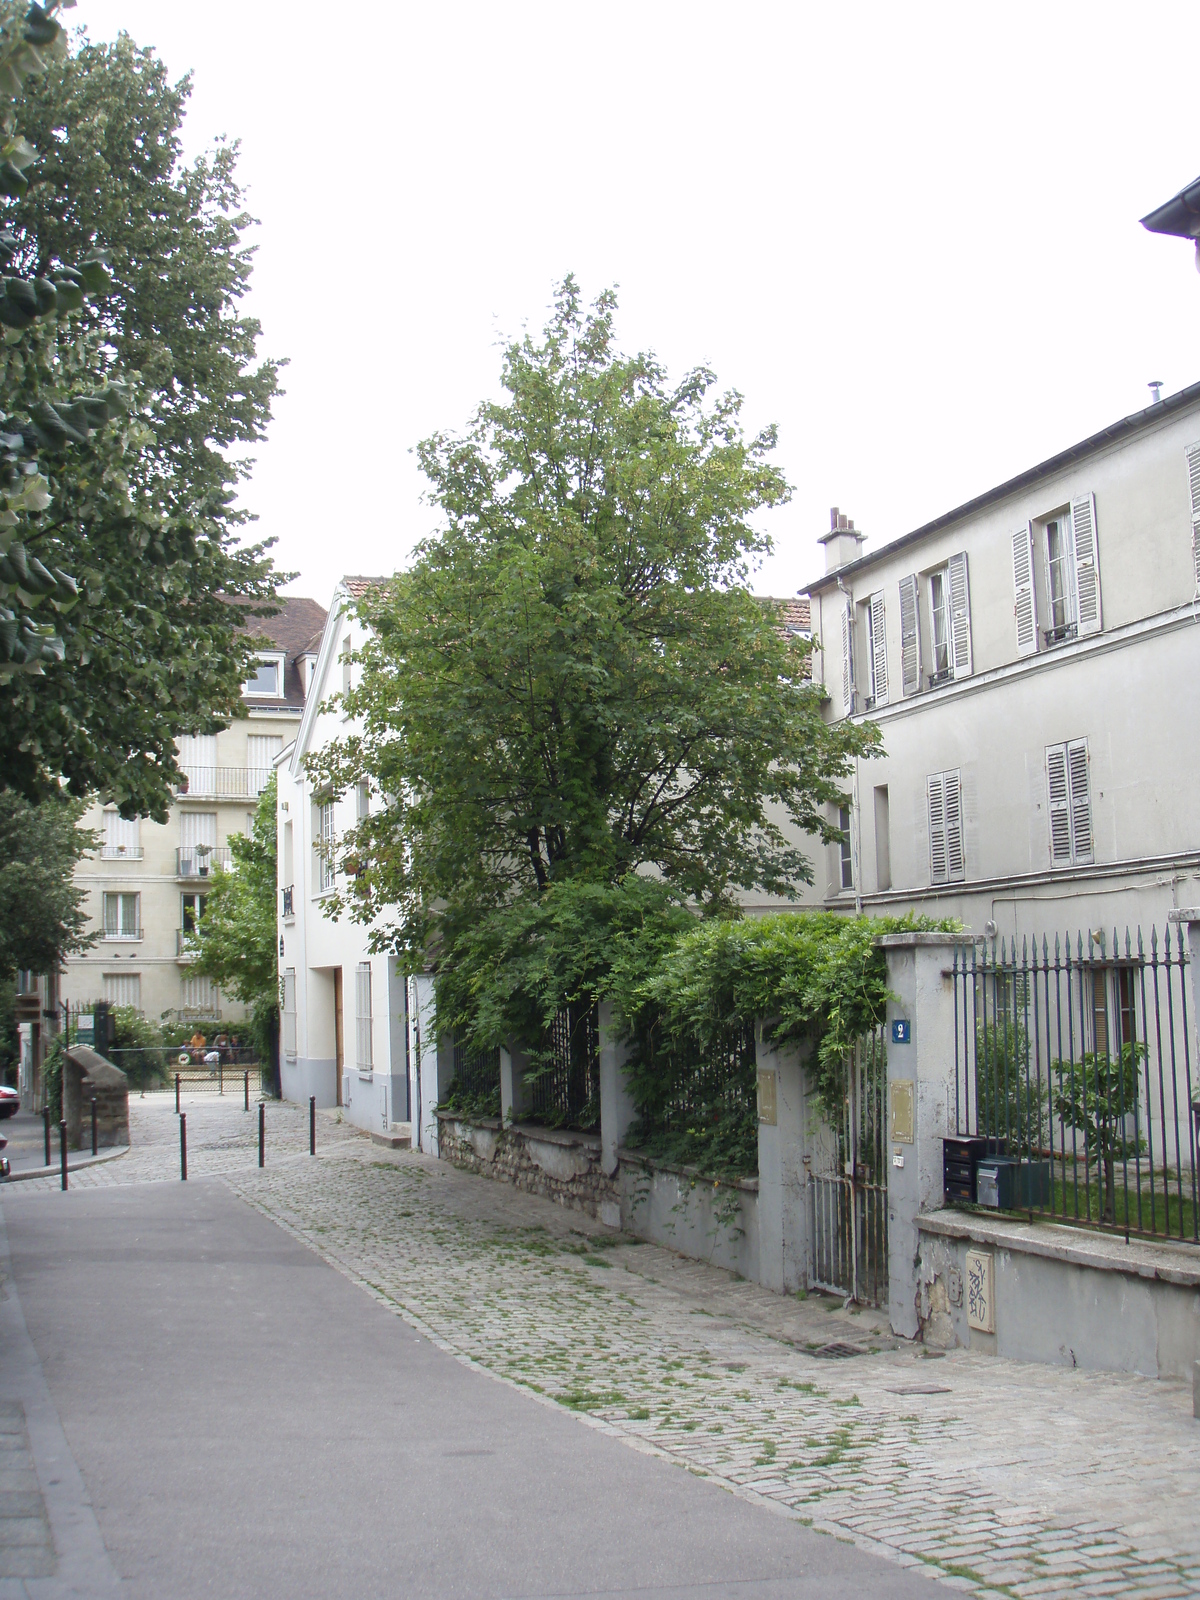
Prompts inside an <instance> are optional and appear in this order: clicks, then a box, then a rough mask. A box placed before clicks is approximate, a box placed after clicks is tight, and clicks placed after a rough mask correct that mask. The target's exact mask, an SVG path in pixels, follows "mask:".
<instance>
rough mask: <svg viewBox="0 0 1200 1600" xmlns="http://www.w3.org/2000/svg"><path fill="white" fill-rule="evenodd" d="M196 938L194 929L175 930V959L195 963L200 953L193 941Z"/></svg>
mask: <svg viewBox="0 0 1200 1600" xmlns="http://www.w3.org/2000/svg"><path fill="white" fill-rule="evenodd" d="M195 937H196V931H195V929H194V928H176V929H175V957H176V960H178V961H194V960H195V959H196V956H197V955H198V954H199V952H198V951H197V950H196V948H195V945H194V944H193V942H192V941H193V940H194V939H195Z"/></svg>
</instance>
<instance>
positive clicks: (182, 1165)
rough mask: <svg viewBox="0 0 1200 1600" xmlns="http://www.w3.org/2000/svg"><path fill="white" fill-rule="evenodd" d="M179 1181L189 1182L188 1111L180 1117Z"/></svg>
mask: <svg viewBox="0 0 1200 1600" xmlns="http://www.w3.org/2000/svg"><path fill="white" fill-rule="evenodd" d="M179 1181H180V1183H186V1182H187V1112H186V1111H185V1112H184V1113H183V1115H182V1116H181V1117H180V1118H179Z"/></svg>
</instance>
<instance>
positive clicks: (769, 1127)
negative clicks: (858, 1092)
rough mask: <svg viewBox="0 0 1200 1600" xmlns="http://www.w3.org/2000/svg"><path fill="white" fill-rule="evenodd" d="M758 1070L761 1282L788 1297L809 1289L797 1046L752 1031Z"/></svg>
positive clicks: (800, 1052) (759, 1028)
mask: <svg viewBox="0 0 1200 1600" xmlns="http://www.w3.org/2000/svg"><path fill="white" fill-rule="evenodd" d="M754 1050H755V1057H756V1063H757V1068H758V1207H757V1210H758V1273H759V1277H758V1281H759V1282H760V1283H761V1284H762V1286H763V1288H764V1289H775V1290H777V1291H780V1292H782V1293H785V1294H790V1293H792V1292H793V1291H794V1290H796V1289H803V1288H806V1287H807V1285H808V1205H807V1201H808V1194H807V1189H806V1177H807V1173H806V1169H805V1161H804V1158H805V1155H806V1153H807V1150H806V1117H807V1108H806V1106H805V1082H804V1067H803V1059H804V1055H805V1054H806V1053H807V1050H806V1048H805V1047H801V1046H798V1045H797V1044H796V1043H795V1042H794V1041H789V1042H788V1043H786V1044H784V1045H782V1046H780V1047H776V1046H775V1045H774V1044H772V1043H771V1042H770V1034H769V1029H768V1028H766V1027H765V1025H764V1023H763V1022H762V1021H761V1020H760V1021H758V1022H756V1023H755V1026H754Z"/></svg>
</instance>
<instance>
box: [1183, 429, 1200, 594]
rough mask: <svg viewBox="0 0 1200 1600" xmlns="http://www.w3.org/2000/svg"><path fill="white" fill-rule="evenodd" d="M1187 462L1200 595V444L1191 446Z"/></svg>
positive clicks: (1193, 551)
mask: <svg viewBox="0 0 1200 1600" xmlns="http://www.w3.org/2000/svg"><path fill="white" fill-rule="evenodd" d="M1185 454H1186V460H1187V471H1188V497H1189V500H1190V502H1191V507H1192V569H1193V572H1194V574H1195V580H1196V592H1197V593H1198V594H1200V443H1197V444H1193V445H1189V446H1188V448H1187V451H1186V452H1185Z"/></svg>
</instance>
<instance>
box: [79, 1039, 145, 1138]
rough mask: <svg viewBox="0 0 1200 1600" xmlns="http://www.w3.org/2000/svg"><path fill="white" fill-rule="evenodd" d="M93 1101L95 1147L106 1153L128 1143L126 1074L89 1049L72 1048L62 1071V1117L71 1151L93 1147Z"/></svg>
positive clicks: (82, 1046)
mask: <svg viewBox="0 0 1200 1600" xmlns="http://www.w3.org/2000/svg"><path fill="white" fill-rule="evenodd" d="M93 1098H94V1099H95V1101H96V1131H97V1140H96V1142H97V1145H98V1147H99V1148H100V1149H101V1150H108V1149H111V1148H113V1147H114V1146H117V1145H127V1144H128V1143H129V1084H128V1081H127V1079H126V1077H125V1074H124V1073H123V1072H122V1071H121V1069H120V1068H119V1067H114V1066H113V1064H112V1062H111V1061H106V1060H105V1058H104V1057H103V1056H101V1055H97V1053H96V1052H95V1051H94V1050H93V1049H91V1048H90V1046H88V1045H73V1046H72V1047H71V1049H69V1050H68V1051H67V1057H66V1063H65V1065H64V1067H63V1116H64V1118H65V1119H66V1124H67V1144H68V1147H69V1148H70V1149H72V1150H84V1149H87V1150H90V1149H91V1147H92V1100H93Z"/></svg>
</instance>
